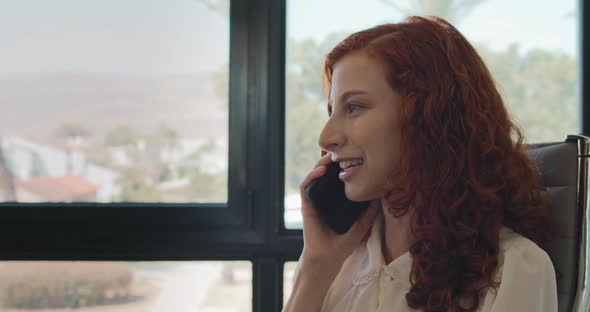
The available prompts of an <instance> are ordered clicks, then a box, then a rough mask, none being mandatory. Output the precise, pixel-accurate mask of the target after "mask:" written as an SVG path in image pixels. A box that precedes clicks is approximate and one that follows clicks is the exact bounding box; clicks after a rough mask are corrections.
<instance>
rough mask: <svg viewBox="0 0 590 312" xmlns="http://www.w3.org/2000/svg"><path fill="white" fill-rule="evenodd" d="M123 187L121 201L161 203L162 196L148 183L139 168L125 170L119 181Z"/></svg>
mask: <svg viewBox="0 0 590 312" xmlns="http://www.w3.org/2000/svg"><path fill="white" fill-rule="evenodd" d="M117 183H118V184H119V185H120V186H121V195H120V201H123V202H161V201H162V194H161V193H160V190H158V188H157V187H155V186H154V185H152V184H150V183H148V182H147V181H146V177H145V172H144V169H143V168H140V167H139V166H132V167H129V168H125V169H123V171H122V172H121V176H120V177H119V178H118V179H117Z"/></svg>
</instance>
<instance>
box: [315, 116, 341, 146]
mask: <svg viewBox="0 0 590 312" xmlns="http://www.w3.org/2000/svg"><path fill="white" fill-rule="evenodd" d="M344 139H345V138H344V133H342V131H341V130H340V129H338V126H337V125H336V123H335V122H334V120H333V119H328V121H327V122H326V124H325V125H324V128H323V129H322V132H320V137H319V140H318V144H319V146H320V147H321V148H322V149H323V150H325V151H328V152H334V151H335V150H336V149H338V148H339V147H340V146H342V144H343V143H344Z"/></svg>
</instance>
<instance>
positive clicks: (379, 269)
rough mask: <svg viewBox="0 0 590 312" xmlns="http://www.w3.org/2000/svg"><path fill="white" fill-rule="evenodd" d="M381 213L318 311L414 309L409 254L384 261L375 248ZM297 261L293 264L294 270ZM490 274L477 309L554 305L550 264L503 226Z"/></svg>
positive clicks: (549, 308)
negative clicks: (409, 295)
mask: <svg viewBox="0 0 590 312" xmlns="http://www.w3.org/2000/svg"><path fill="white" fill-rule="evenodd" d="M382 228H383V214H379V216H378V217H377V219H376V221H375V223H374V224H373V227H372V229H371V235H370V237H369V239H368V240H367V242H366V244H363V245H361V246H360V247H359V248H357V250H356V251H354V252H353V254H351V255H350V256H349V257H348V259H347V260H346V261H345V262H344V264H343V266H342V268H341V270H340V272H339V273H338V275H337V276H336V278H335V280H334V282H333V283H332V285H331V286H330V288H329V289H328V293H327V294H326V297H325V298H324V302H323V305H322V310H321V312H336V311H337V312H361V311H362V312H372V311H375V312H378V311H396V312H411V311H418V310H415V309H412V308H410V307H408V305H407V302H406V298H405V296H406V293H407V292H408V291H409V290H410V287H411V284H410V271H411V269H412V258H411V256H410V253H409V252H406V253H405V254H403V255H402V256H400V257H399V258H397V259H395V260H394V261H392V262H391V263H389V264H385V261H384V258H383V253H382V250H381V235H380V233H381V231H382ZM298 270H299V263H298V264H297V267H296V269H295V275H294V278H295V276H296V275H297V273H298ZM495 280H496V281H498V282H499V283H500V286H499V287H498V289H497V290H495V289H492V288H490V289H488V291H487V292H486V293H485V294H484V296H483V297H482V299H483V300H481V301H480V307H479V309H478V310H477V311H479V312H511V311H515V312H516V311H518V312H529V311H530V312H533V311H534V312H554V311H557V287H556V281H555V270H554V268H553V264H552V263H551V260H550V259H549V256H548V255H547V253H546V252H545V251H543V250H542V249H541V248H539V247H538V246H537V245H536V244H535V243H534V242H532V241H530V240H529V239H527V238H525V237H523V236H521V235H519V234H517V233H515V232H513V231H512V230H510V229H509V228H507V227H503V228H502V229H501V230H500V251H499V253H498V267H497V269H496V273H495Z"/></svg>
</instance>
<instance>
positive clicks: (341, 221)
mask: <svg viewBox="0 0 590 312" xmlns="http://www.w3.org/2000/svg"><path fill="white" fill-rule="evenodd" d="M340 170H341V169H340V165H339V164H338V163H336V162H331V163H330V164H328V166H327V170H326V172H325V173H324V174H323V175H322V176H321V177H319V178H317V179H315V180H313V181H312V182H311V183H310V184H309V185H308V186H307V188H306V189H305V193H306V194H307V196H308V197H309V199H310V200H311V203H312V204H313V207H314V208H315V209H316V211H318V214H319V216H320V219H321V220H322V222H323V223H325V224H326V225H328V226H329V227H330V228H331V229H332V230H333V231H334V232H336V233H338V234H344V233H346V232H348V230H349V229H350V227H351V226H352V225H353V224H354V222H355V221H356V220H358V218H359V217H360V216H361V214H362V213H363V211H365V210H366V209H367V208H368V207H369V203H370V202H369V201H366V202H355V201H352V200H350V199H348V198H347V197H346V194H345V192H344V182H342V181H340V179H339V178H338V174H339V173H340Z"/></svg>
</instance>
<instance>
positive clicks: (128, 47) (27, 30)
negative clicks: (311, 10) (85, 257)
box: [0, 0, 229, 203]
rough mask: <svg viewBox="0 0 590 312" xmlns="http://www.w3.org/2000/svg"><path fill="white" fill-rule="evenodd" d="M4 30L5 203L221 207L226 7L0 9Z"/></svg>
mask: <svg viewBox="0 0 590 312" xmlns="http://www.w3.org/2000/svg"><path fill="white" fill-rule="evenodd" d="M0 20H2V25H3V27H1V28H0V37H2V38H3V40H2V43H0V50H2V57H0V68H2V72H1V73H0V103H2V104H0V105H1V106H2V109H1V113H0V201H18V202H121V201H124V202H174V203H176V202H222V203H223V202H226V201H227V162H228V157H227V154H228V144H227V143H228V138H227V133H228V131H227V128H228V112H227V110H228V107H227V102H228V62H229V0H215V1H214V0H172V1H165V0H158V1H147V2H146V1H141V0H126V1H118V0H96V1H76V0H54V1H43V0H22V1H0ZM204 43H207V44H204Z"/></svg>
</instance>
